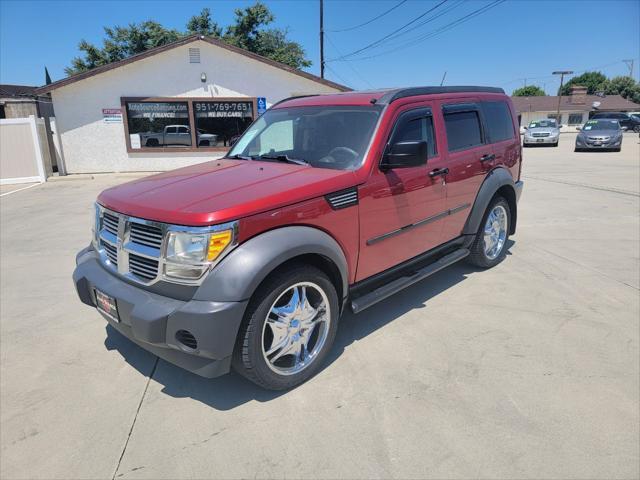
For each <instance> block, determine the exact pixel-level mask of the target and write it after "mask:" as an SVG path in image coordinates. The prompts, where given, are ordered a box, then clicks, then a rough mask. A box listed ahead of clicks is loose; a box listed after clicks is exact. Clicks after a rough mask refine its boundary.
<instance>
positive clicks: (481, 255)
mask: <svg viewBox="0 0 640 480" xmlns="http://www.w3.org/2000/svg"><path fill="white" fill-rule="evenodd" d="M498 205H500V206H502V207H504V209H505V211H506V213H507V226H506V237H505V239H504V244H503V245H502V249H501V250H500V252H499V253H498V255H497V256H496V257H495V258H489V257H488V256H487V254H486V253H485V242H484V227H485V223H486V222H487V218H488V217H489V214H490V213H491V211H492V210H493V209H494V208H495V207H497V206H498ZM510 228H511V208H510V207H509V203H508V202H507V201H506V200H505V199H504V198H503V197H495V198H494V199H493V200H492V201H491V203H489V207H487V211H486V212H484V215H483V217H482V222H480V228H479V229H478V232H477V233H476V237H475V239H474V240H473V243H472V244H471V248H470V249H469V250H470V251H471V253H470V255H469V256H468V257H467V261H468V262H469V263H471V264H472V265H475V266H476V267H480V268H491V267H493V266H495V265H497V264H498V263H500V262H501V261H502V260H504V257H505V255H506V254H507V243H508V241H509V229H510Z"/></svg>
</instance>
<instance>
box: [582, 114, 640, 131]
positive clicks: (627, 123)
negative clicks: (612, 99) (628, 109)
mask: <svg viewBox="0 0 640 480" xmlns="http://www.w3.org/2000/svg"><path fill="white" fill-rule="evenodd" d="M606 118H612V119H615V120H617V121H618V123H619V124H620V126H621V127H622V128H623V129H625V130H628V131H630V132H636V133H640V118H638V117H637V116H635V115H632V114H630V113H625V112H600V113H596V114H594V115H592V117H591V120H600V119H606Z"/></svg>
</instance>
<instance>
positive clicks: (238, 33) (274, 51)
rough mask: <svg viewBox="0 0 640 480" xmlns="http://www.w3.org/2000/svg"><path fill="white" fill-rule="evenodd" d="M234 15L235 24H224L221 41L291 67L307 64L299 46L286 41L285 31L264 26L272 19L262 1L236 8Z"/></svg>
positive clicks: (308, 64)
mask: <svg viewBox="0 0 640 480" xmlns="http://www.w3.org/2000/svg"><path fill="white" fill-rule="evenodd" d="M235 15H236V17H235V24H234V25H230V26H229V27H227V30H226V32H225V34H224V36H223V37H222V38H223V40H224V41H225V42H227V43H229V44H230V45H234V46H236V47H240V48H244V49H245V50H249V51H250V52H253V53H257V54H258V55H262V56H263V57H266V58H270V59H272V60H276V61H278V62H282V63H284V64H286V65H289V66H291V67H294V68H302V67H308V66H310V65H311V62H310V61H309V60H307V59H306V57H305V51H304V49H303V48H302V46H301V45H300V44H299V43H297V42H293V41H290V40H287V34H288V31H287V30H285V29H279V28H272V29H265V27H266V26H267V25H269V24H271V23H272V22H273V21H274V20H275V17H274V16H273V14H272V13H271V11H270V10H269V8H268V7H267V6H266V5H265V4H263V3H261V2H256V3H255V4H254V5H252V6H250V7H247V8H244V9H241V8H238V9H236V11H235Z"/></svg>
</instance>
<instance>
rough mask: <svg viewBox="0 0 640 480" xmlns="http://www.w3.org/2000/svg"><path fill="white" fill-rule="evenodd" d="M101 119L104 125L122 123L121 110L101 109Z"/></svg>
mask: <svg viewBox="0 0 640 480" xmlns="http://www.w3.org/2000/svg"><path fill="white" fill-rule="evenodd" d="M102 118H103V120H104V123H122V109H121V108H103V109H102Z"/></svg>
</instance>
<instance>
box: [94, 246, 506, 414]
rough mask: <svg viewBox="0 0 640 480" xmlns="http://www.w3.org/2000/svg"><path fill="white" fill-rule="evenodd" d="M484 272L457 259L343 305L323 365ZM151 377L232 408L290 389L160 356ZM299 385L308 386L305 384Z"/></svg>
mask: <svg viewBox="0 0 640 480" xmlns="http://www.w3.org/2000/svg"><path fill="white" fill-rule="evenodd" d="M514 243H515V242H513V241H512V240H509V241H508V244H507V255H510V252H509V249H510V248H511V247H512V246H513V245H514ZM480 271H481V269H478V268H475V267H472V266H471V265H469V264H467V263H465V262H459V263H457V264H455V265H452V266H450V267H448V268H446V269H444V270H442V271H440V272H438V273H436V274H435V275H433V276H431V277H429V278H427V279H425V280H422V281H420V282H418V283H416V284H415V285H412V286H411V287H409V288H407V289H405V290H403V291H402V292H399V293H397V294H395V295H393V296H391V297H389V298H387V299H386V300H383V301H382V302H380V303H378V304H376V305H374V306H372V307H371V308H369V309H367V310H365V311H364V312H362V313H359V314H357V315H356V314H353V313H351V312H350V311H349V310H348V309H345V313H344V314H343V316H342V318H341V319H340V327H339V329H338V333H337V336H336V340H335V343H334V345H333V347H332V349H331V351H330V352H329V355H328V358H327V360H326V361H325V364H324V366H323V370H324V369H325V368H327V367H328V366H330V365H331V364H332V363H333V362H334V361H336V360H337V359H338V358H339V357H340V356H341V355H342V353H343V352H344V350H345V349H346V348H347V347H348V346H349V345H351V344H352V343H354V342H356V341H359V340H361V339H363V338H365V337H366V336H368V335H370V334H371V333H373V332H375V331H376V330H378V329H380V328H382V327H384V326H385V325H387V324H388V323H390V322H392V321H393V320H395V319H397V318H399V317H400V316H402V315H404V314H405V313H407V312H409V311H410V310H413V309H418V308H420V309H422V308H428V307H429V305H428V303H429V300H431V299H432V298H434V297H436V296H437V295H439V294H440V293H442V292H444V291H445V290H448V289H449V288H451V287H454V286H455V285H457V284H459V283H460V282H462V281H464V280H465V279H466V278H467V277H468V276H469V275H470V274H473V273H476V272H480ZM106 333H107V338H106V339H105V342H104V344H105V347H106V348H107V350H117V351H118V352H119V353H120V354H121V355H122V357H123V358H124V359H125V361H126V362H127V363H129V364H130V365H131V366H132V367H134V368H135V369H136V370H138V371H139V372H140V373H142V374H143V375H145V376H149V375H150V374H151V372H152V365H153V364H154V361H155V358H156V357H155V356H154V355H153V354H151V353H149V352H147V351H146V350H144V349H142V348H140V347H138V346H137V345H135V344H134V343H133V342H131V341H130V340H129V339H128V338H126V337H125V336H123V335H122V334H120V333H119V332H118V331H117V330H115V329H114V328H113V327H111V326H110V325H107V327H106ZM153 381H155V382H157V383H159V384H161V385H162V386H163V387H162V393H165V394H167V395H169V396H171V397H175V398H187V397H188V398H193V399H194V400H198V401H200V402H202V403H204V404H206V405H208V406H210V407H212V408H215V409H217V410H230V409H233V408H235V407H237V406H239V405H242V404H244V403H247V402H249V401H252V400H257V401H258V402H268V401H269V400H273V399H274V398H277V397H279V396H281V395H286V394H287V393H288V392H287V391H282V392H273V391H268V390H264V389H262V388H260V387H258V386H257V385H254V384H253V383H251V382H249V381H248V380H245V379H244V378H243V377H241V376H240V375H238V374H237V373H235V372H233V371H232V372H231V373H230V374H228V375H223V376H221V377H218V378H214V379H207V378H203V377H200V376H198V375H195V374H193V373H190V372H187V371H186V370H183V369H181V368H179V367H176V366H174V365H172V364H170V363H168V362H165V361H164V360H162V359H159V360H158V365H157V367H156V369H155V371H154V372H153ZM311 381H313V380H311ZM297 388H304V385H301V386H300V387H297Z"/></svg>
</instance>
